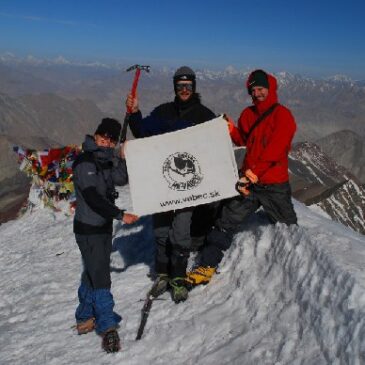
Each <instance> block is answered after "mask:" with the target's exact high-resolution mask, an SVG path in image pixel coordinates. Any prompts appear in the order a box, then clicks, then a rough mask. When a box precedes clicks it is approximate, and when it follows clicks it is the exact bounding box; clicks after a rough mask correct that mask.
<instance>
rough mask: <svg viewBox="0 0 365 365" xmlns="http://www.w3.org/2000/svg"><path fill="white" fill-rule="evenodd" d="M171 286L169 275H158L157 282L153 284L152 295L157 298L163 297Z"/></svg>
mask: <svg viewBox="0 0 365 365" xmlns="http://www.w3.org/2000/svg"><path fill="white" fill-rule="evenodd" d="M168 285H169V277H168V276H167V274H158V275H157V278H156V280H155V282H154V283H153V286H152V289H151V291H150V294H151V295H152V296H153V297H154V298H157V297H159V296H160V295H162V294H163V293H164V292H165V291H166V290H167V289H168Z"/></svg>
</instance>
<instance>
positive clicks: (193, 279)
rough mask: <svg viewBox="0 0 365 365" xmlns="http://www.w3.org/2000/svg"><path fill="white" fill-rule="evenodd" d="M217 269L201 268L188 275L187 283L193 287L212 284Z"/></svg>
mask: <svg viewBox="0 0 365 365" xmlns="http://www.w3.org/2000/svg"><path fill="white" fill-rule="evenodd" d="M215 271H216V269H215V268H214V267H210V266H207V267H204V266H199V267H197V268H196V269H194V270H193V271H190V272H188V273H187V274H186V278H185V280H186V282H187V283H188V284H189V285H191V286H196V285H201V284H203V285H206V284H208V283H209V282H210V280H211V278H212V277H213V275H214V273H215Z"/></svg>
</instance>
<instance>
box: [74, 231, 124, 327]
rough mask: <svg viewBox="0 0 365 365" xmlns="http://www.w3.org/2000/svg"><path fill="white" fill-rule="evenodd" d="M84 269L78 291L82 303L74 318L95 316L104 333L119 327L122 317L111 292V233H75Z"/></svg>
mask: <svg viewBox="0 0 365 365" xmlns="http://www.w3.org/2000/svg"><path fill="white" fill-rule="evenodd" d="M75 236H76V242H77V244H78V246H79V249H80V252H81V256H82V260H83V264H84V271H83V273H82V276H81V285H80V287H79V290H78V297H79V305H78V307H77V309H76V313H75V317H76V321H77V322H84V321H86V320H88V319H90V318H91V317H95V320H96V331H97V332H98V333H99V334H102V333H104V332H105V331H106V330H108V329H110V328H116V327H117V325H118V323H119V322H120V321H121V317H120V316H119V315H118V314H117V313H114V312H113V308H114V300H113V296H112V294H111V292H110V286H111V280H110V253H111V250H112V235H111V234H91V235H80V234H76V235H75Z"/></svg>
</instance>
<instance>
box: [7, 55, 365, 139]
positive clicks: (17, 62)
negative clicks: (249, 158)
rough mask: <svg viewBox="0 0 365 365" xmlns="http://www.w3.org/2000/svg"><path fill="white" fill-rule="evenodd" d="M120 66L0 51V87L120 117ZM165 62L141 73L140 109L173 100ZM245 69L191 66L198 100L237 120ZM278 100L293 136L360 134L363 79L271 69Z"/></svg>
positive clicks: (127, 82) (127, 80) (125, 86)
mask: <svg viewBox="0 0 365 365" xmlns="http://www.w3.org/2000/svg"><path fill="white" fill-rule="evenodd" d="M125 69H126V65H122V64H110V65H108V64H103V63H100V62H90V63H81V62H78V63H76V62H71V61H68V60H66V59H64V58H62V57H58V58H57V59H53V60H40V59H36V58H34V57H28V58H25V59H19V58H16V57H15V56H13V55H11V54H5V55H2V56H0V80H1V83H0V92H3V93H5V94H8V95H9V96H19V95H24V94H34V93H55V94H57V95H60V96H63V97H65V98H67V99H74V98H81V99H89V100H91V101H93V102H94V103H95V104H96V105H97V106H98V108H99V109H100V110H101V111H102V112H103V113H106V114H109V115H113V116H115V117H117V118H123V115H124V113H125V107H124V100H125V97H126V94H127V93H128V90H129V89H130V87H131V83H132V79H133V73H127V72H125ZM173 72H174V70H173V69H171V68H167V67H161V68H152V69H151V72H150V73H149V74H146V73H143V74H142V77H141V80H140V85H139V95H140V101H141V102H140V105H141V109H142V111H143V112H144V113H148V112H150V111H151V110H152V109H153V108H154V107H155V106H156V105H158V104H160V103H161V102H165V101H169V100H172V99H173V87H172V76H173ZM248 72H249V70H248V69H247V68H245V69H243V70H236V69H234V68H233V67H227V68H226V69H225V70H222V71H212V70H207V69H200V70H196V73H197V78H198V82H197V90H198V92H199V93H201V95H202V100H203V103H204V104H206V105H207V106H208V107H210V108H211V109H212V110H213V111H214V112H216V113H217V114H219V113H223V112H226V113H228V114H230V115H231V116H232V117H233V118H234V119H237V118H238V116H239V114H240V112H241V110H242V109H243V107H245V106H247V105H249V104H250V103H251V100H250V97H249V96H248V95H247V91H246V89H245V80H246V78H247V75H248ZM275 76H276V77H277V79H278V84H279V97H280V101H281V102H282V103H283V104H285V105H287V106H288V107H289V108H290V109H291V110H292V112H293V114H294V116H295V117H296V120H297V123H298V132H297V135H296V140H297V141H305V140H309V141H315V140H317V139H318V138H322V137H325V136H326V135H328V134H331V133H334V132H337V131H339V130H342V129H349V130H352V131H353V132H355V133H356V134H357V135H359V136H361V138H363V137H364V136H365V86H364V85H365V82H364V81H360V80H357V81H353V80H351V79H350V78H348V77H346V76H343V75H335V76H333V77H330V78H327V79H311V78H307V77H303V76H300V75H293V74H290V73H288V72H280V73H277V74H275Z"/></svg>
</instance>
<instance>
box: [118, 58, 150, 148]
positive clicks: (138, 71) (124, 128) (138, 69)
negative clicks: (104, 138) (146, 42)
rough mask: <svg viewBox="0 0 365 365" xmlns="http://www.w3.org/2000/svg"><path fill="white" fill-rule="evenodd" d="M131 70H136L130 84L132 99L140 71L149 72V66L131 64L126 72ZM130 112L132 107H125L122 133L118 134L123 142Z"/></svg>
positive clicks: (134, 95)
mask: <svg viewBox="0 0 365 365" xmlns="http://www.w3.org/2000/svg"><path fill="white" fill-rule="evenodd" d="M132 70H136V72H135V74H134V79H133V84H132V89H131V94H132V97H133V99H134V98H135V97H136V93H137V86H138V81H139V77H140V75H141V71H142V70H143V71H146V72H150V66H142V65H133V66H131V67H129V68H127V70H126V71H127V72H129V71H132ZM131 114H132V108H129V107H127V113H126V115H125V117H124V123H123V127H122V133H121V135H120V143H124V142H125V140H126V137H127V129H128V124H129V117H130V115H131Z"/></svg>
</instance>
